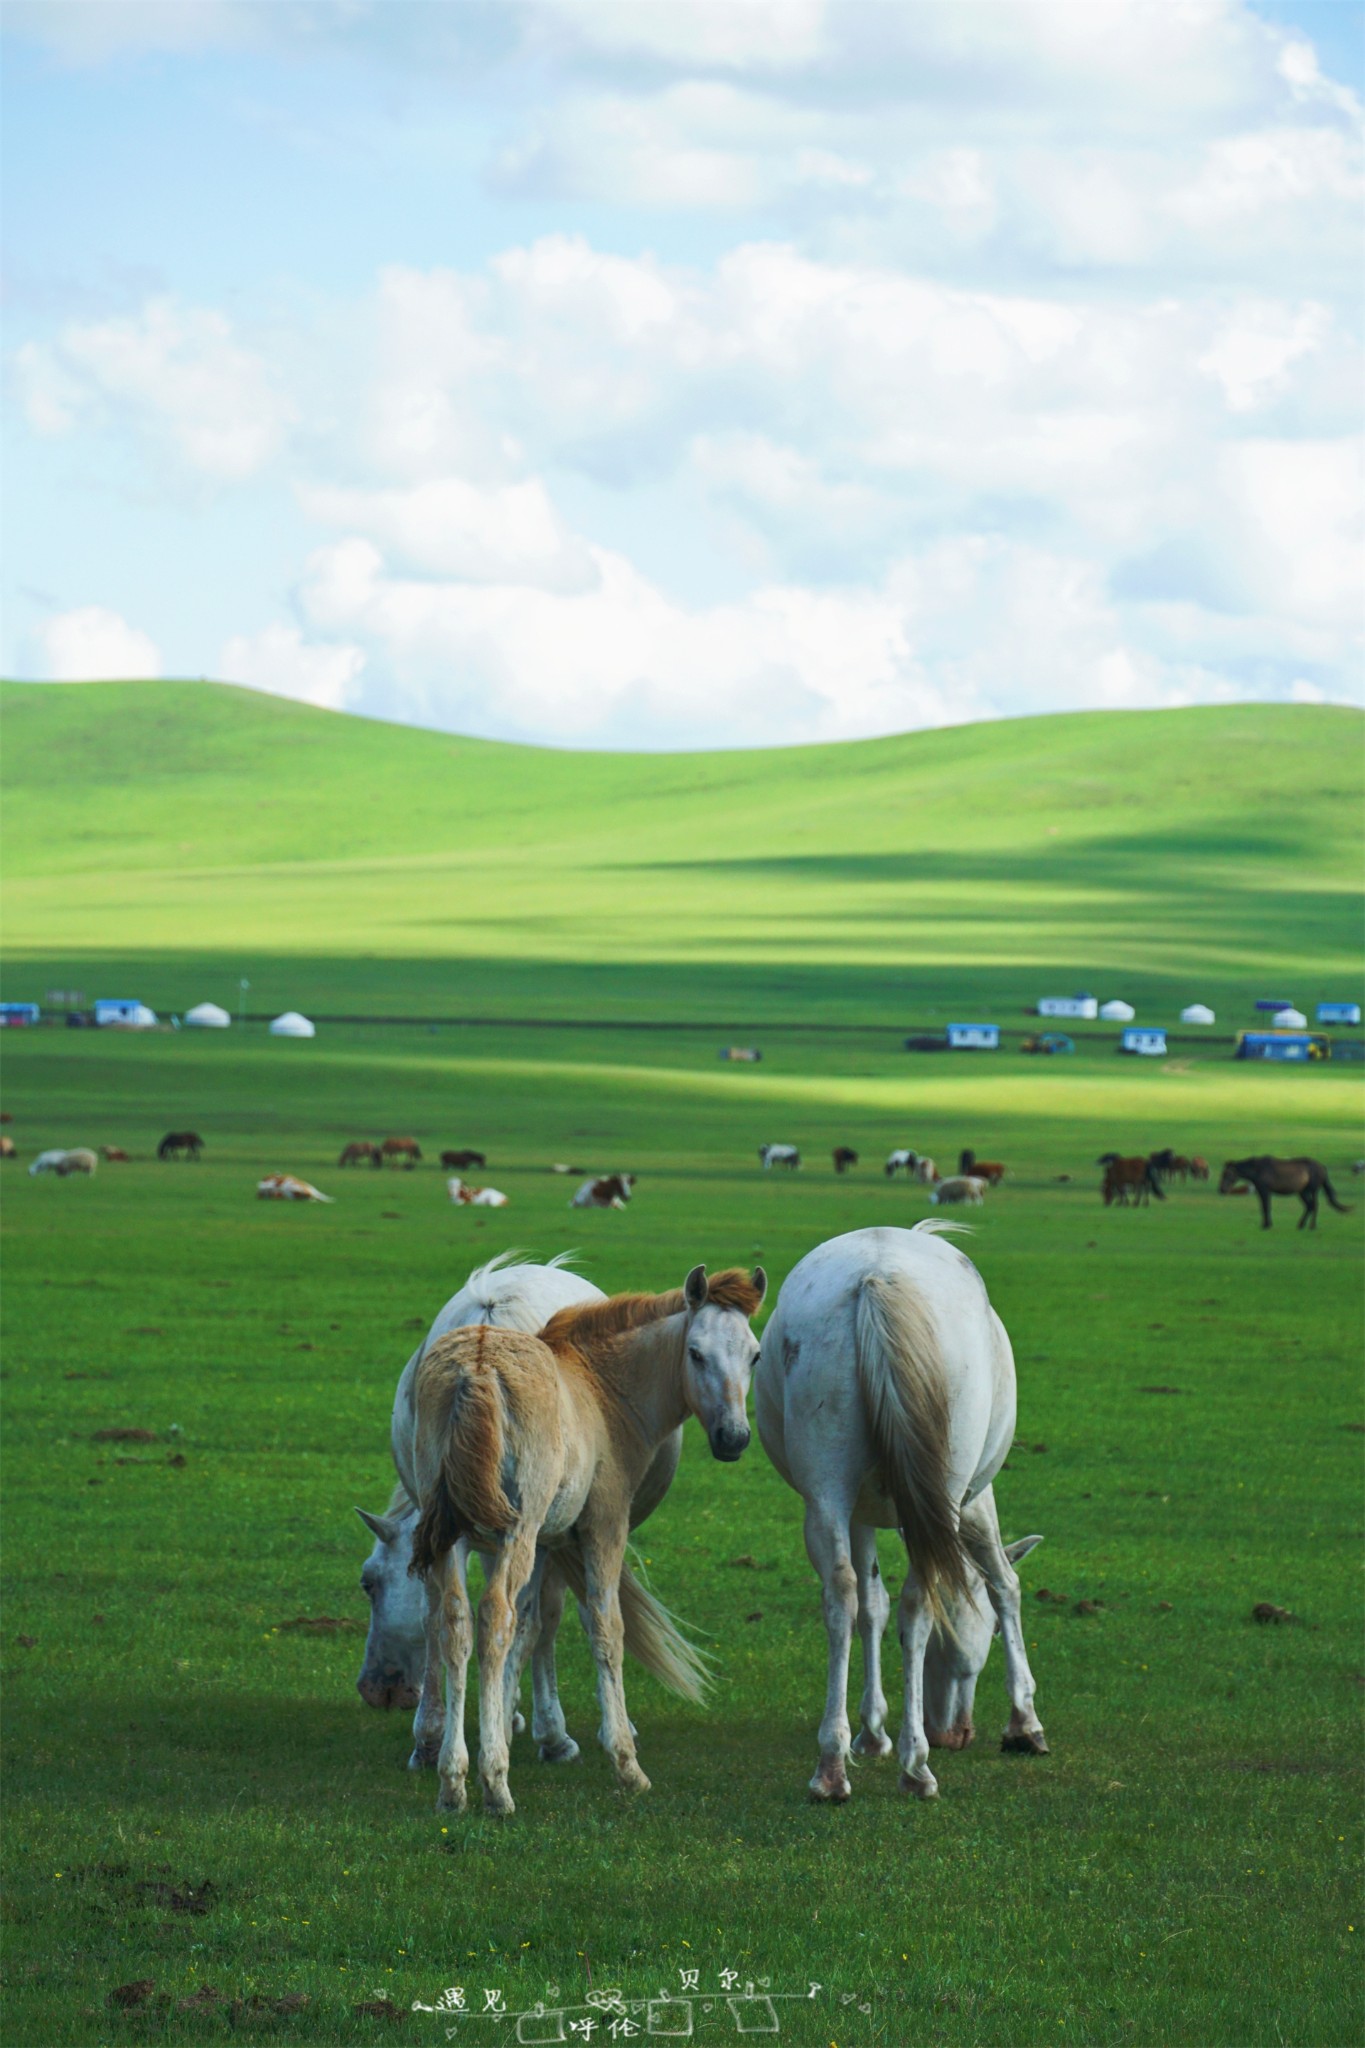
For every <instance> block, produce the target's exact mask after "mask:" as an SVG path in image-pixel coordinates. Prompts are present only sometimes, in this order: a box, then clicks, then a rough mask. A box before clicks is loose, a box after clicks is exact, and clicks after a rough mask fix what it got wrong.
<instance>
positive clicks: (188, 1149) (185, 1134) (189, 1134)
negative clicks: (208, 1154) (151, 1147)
mask: <svg viewBox="0 0 1365 2048" xmlns="http://www.w3.org/2000/svg"><path fill="white" fill-rule="evenodd" d="M203 1149H204V1141H203V1139H202V1138H201V1137H200V1135H199V1133H198V1131H167V1133H166V1135H165V1137H164V1138H163V1139H162V1140H161V1143H160V1144H159V1145H158V1146H157V1148H156V1156H157V1158H158V1159H174V1158H176V1157H177V1156H178V1155H179V1154H180V1153H181V1152H184V1153H187V1154H188V1155H189V1157H190V1158H191V1159H197V1158H198V1157H199V1154H200V1153H201V1152H202V1151H203Z"/></svg>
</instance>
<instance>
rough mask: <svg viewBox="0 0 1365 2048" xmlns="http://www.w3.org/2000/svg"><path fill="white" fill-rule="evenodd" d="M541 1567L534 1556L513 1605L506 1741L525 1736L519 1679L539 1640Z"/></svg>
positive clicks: (539, 1558) (540, 1559)
mask: <svg viewBox="0 0 1365 2048" xmlns="http://www.w3.org/2000/svg"><path fill="white" fill-rule="evenodd" d="M543 1566H544V1559H543V1557H542V1556H541V1555H540V1554H539V1553H537V1556H536V1565H535V1570H534V1571H533V1572H532V1573H531V1576H530V1578H529V1579H528V1580H527V1581H526V1584H525V1585H524V1586H523V1587H522V1589H521V1593H520V1595H519V1596H518V1599H517V1603H516V1609H517V1626H516V1633H515V1634H514V1635H513V1637H512V1648H511V1650H510V1651H509V1653H508V1657H507V1665H506V1670H505V1672H504V1686H505V1691H506V1711H507V1735H508V1740H509V1741H510V1740H511V1738H512V1736H514V1735H524V1734H525V1732H526V1716H525V1715H524V1714H523V1713H522V1711H521V1675H522V1673H523V1671H525V1669H526V1665H527V1662H528V1660H529V1659H530V1657H531V1656H532V1654H533V1653H534V1651H535V1647H536V1644H537V1642H538V1641H539V1639H540V1628H541V1616H540V1585H541V1574H542V1569H543Z"/></svg>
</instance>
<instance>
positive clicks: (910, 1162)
mask: <svg viewBox="0 0 1365 2048" xmlns="http://www.w3.org/2000/svg"><path fill="white" fill-rule="evenodd" d="M918 1166H919V1153H918V1152H912V1151H911V1150H910V1149H909V1147H908V1146H905V1145H902V1146H901V1147H900V1149H899V1150H898V1151H896V1152H889V1153H888V1154H887V1157H886V1177H887V1179H888V1180H891V1179H893V1178H894V1177H895V1175H896V1174H898V1173H906V1174H910V1175H911V1176H913V1175H914V1173H915V1171H916V1169H917V1168H918Z"/></svg>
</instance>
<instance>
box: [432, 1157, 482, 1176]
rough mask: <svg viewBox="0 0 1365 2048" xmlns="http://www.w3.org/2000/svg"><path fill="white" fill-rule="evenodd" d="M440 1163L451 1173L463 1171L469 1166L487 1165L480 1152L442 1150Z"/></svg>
mask: <svg viewBox="0 0 1365 2048" xmlns="http://www.w3.org/2000/svg"><path fill="white" fill-rule="evenodd" d="M441 1164H442V1166H444V1167H446V1168H448V1169H449V1171H451V1172H452V1173H464V1172H465V1171H466V1170H467V1168H469V1167H471V1166H487V1164H488V1161H487V1160H486V1159H485V1158H484V1156H483V1153H482V1152H443V1153H442V1154H441Z"/></svg>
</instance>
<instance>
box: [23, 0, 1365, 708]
mask: <svg viewBox="0 0 1365 2048" xmlns="http://www.w3.org/2000/svg"><path fill="white" fill-rule="evenodd" d="M14 11H15V12H16V13H17V15H18V16H19V18H20V20H21V22H27V23H28V24H29V32H30V33H31V34H33V35H40V36H41V35H46V37H47V40H48V42H49V44H50V45H52V46H54V47H57V49H58V54H59V55H60V56H61V57H62V59H63V61H65V62H67V63H71V64H76V63H79V64H85V65H88V66H94V65H97V64H98V63H99V62H100V61H102V59H103V58H104V57H107V56H108V55H109V54H111V52H112V54H114V55H119V54H120V53H121V52H126V51H127V50H128V49H131V48H134V47H140V48H142V49H143V50H153V51H158V52H161V53H162V55H163V57H164V55H165V53H166V52H174V51H175V50H176V49H177V48H178V47H182V46H183V45H184V43H185V42H186V41H187V40H191V41H192V40H196V39H197V40H198V42H200V43H202V44H204V45H207V46H212V47H215V48H218V49H223V48H228V47H231V48H234V49H236V50H238V51H239V52H246V51H249V50H256V51H259V50H261V49H266V50H268V51H273V52H274V53H275V54H276V57H278V56H279V54H280V53H281V52H283V51H287V53H288V61H289V63H290V64H291V65H293V66H295V67H298V66H300V65H301V64H303V63H306V62H307V61H308V60H309V58H310V57H311V55H312V54H313V53H315V52H317V51H319V50H321V49H323V48H325V49H326V51H327V53H328V62H329V63H330V64H338V63H341V62H343V61H344V59H345V56H346V53H347V51H348V50H349V51H350V52H351V54H352V55H354V54H355V53H356V52H357V51H360V52H361V53H362V54H364V55H365V56H366V58H367V61H368V59H369V58H371V57H373V56H375V55H376V54H382V56H383V57H384V60H385V62H386V63H387V64H388V65H389V67H390V76H393V77H396V76H397V75H398V74H399V72H400V71H401V69H402V67H403V66H404V65H406V66H407V67H408V69H409V73H410V75H416V73H418V72H419V71H421V70H422V69H423V67H425V68H426V70H428V71H430V72H431V74H432V75H433V76H436V77H439V78H441V79H443V80H446V81H448V89H449V91H451V92H458V91H460V90H463V89H469V88H466V87H465V86H464V85H463V83H462V81H463V80H464V79H465V77H466V76H469V77H476V78H477V80H478V91H479V93H480V94H481V95H482V96H483V99H484V101H486V102H487V103H488V104H490V105H496V106H497V108H498V119H497V120H496V121H494V122H490V123H488V124H487V127H486V130H485V131H484V133H485V142H484V145H483V146H484V156H483V160H482V163H481V165H480V167H479V170H478V172H477V176H478V179H479V183H480V191H479V205H480V207H481V208H483V209H485V211H486V213H487V215H488V217H489V218H491V219H493V220H494V221H498V222H502V223H505V231H504V232H502V233H500V234H498V235H497V236H495V238H494V240H493V242H492V245H491V247H490V248H489V249H488V250H487V251H485V252H484V253H483V254H480V255H479V256H477V257H470V258H468V259H467V260H464V261H462V262H460V263H454V262H450V261H446V262H437V261H431V260H426V261H423V260H418V259H417V258H415V257H412V256H409V257H408V259H407V260H404V261H401V262H400V261H397V260H386V261H383V262H380V263H378V264H376V265H374V266H372V267H371V268H370V270H369V271H368V273H367V274H366V276H365V278H364V279H363V280H362V282H361V283H360V284H359V285H358V287H357V290H356V291H355V293H354V294H353V295H352V297H351V298H350V299H349V300H348V301H347V302H346V304H345V306H344V308H342V307H340V306H339V305H338V304H337V302H336V301H332V302H330V303H329V302H327V301H326V300H325V296H324V295H321V294H319V295H318V296H317V298H316V299H315V301H314V302H313V310H307V311H304V312H302V313H299V314H298V315H297V318H296V321H295V324H294V326H293V327H292V328H291V331H290V334H289V341H288V359H287V362H286V360H285V358H284V356H283V355H282V353H281V350H280V347H279V346H278V345H276V344H274V343H272V342H270V341H269V340H265V339H262V336H269V335H271V334H272V333H274V332H275V331H276V330H275V329H274V328H272V326H271V324H270V322H268V321H262V322H259V323H257V324H255V325H252V324H251V323H249V322H248V321H247V320H246V318H245V317H244V316H238V315H234V317H233V318H232V319H229V318H228V317H227V315H226V314H225V313H223V312H222V311H221V310H219V309H217V308H216V307H215V306H214V305H213V304H212V303H205V302H204V300H205V296H206V295H204V294H202V293H199V292H196V294H195V295H193V298H189V297H186V296H184V295H182V294H179V293H176V292H172V291H163V292H161V293H160V294H159V295H157V296H155V297H152V298H150V299H148V300H147V301H146V302H145V303H144V304H143V305H142V306H141V307H140V308H138V309H136V310H134V311H131V312H130V311H126V310H125V311H123V312H120V313H119V314H118V315H117V316H113V317H107V318H99V319H89V320H68V321H67V322H66V324H65V325H60V326H57V327H56V328H55V329H53V330H51V331H47V332H43V333H37V334H34V335H32V336H24V337H23V338H22V339H21V340H20V341H19V343H18V346H17V347H16V348H15V350H14V352H13V354H12V356H11V362H10V370H11V378H12V384H13V388H14V389H15V390H16V392H17V394H18V397H19V399H20V402H21V406H22V410H23V414H24V417H25V419H26V420H27V423H28V426H29V429H30V433H31V436H32V438H33V441H34V443H35V445H40V446H44V447H55V446H56V445H57V444H65V445H66V446H72V445H80V444H82V441H83V440H85V441H90V442H93V440H94V439H95V438H96V437H98V436H101V435H104V436H108V435H112V434H115V433H122V434H123V435H124V436H125V437H130V440H131V444H132V445H134V446H135V447H137V448H138V449H140V450H141V451H142V456H143V459H144V460H145V462H146V463H147V464H148V466H149V474H152V473H164V472H165V470H166V468H167V464H168V463H169V464H171V466H173V467H178V468H179V469H180V470H181V471H183V472H188V473H189V474H191V475H193V476H195V477H196V478H198V479H200V480H201V481H207V482H208V483H209V484H211V485H212V486H213V495H214V497H215V502H220V501H221V500H223V499H224V498H231V497H232V495H233V493H234V492H236V493H237V495H238V497H239V498H243V499H245V497H246V490H245V489H244V487H247V486H249V487H250V490H251V492H253V493H257V494H260V493H262V492H274V493H276V494H277V497H278V502H279V503H280V504H281V505H282V506H284V507H287V510H288V521H287V522H285V521H283V520H282V521H281V524H282V527H283V526H284V525H286V524H287V525H288V529H289V531H290V532H291V534H292V535H293V540H292V542H291V543H290V545H292V546H293V553H292V555H289V556H288V558H287V559H285V558H282V559H281V561H280V564H279V573H278V574H277V575H276V577H275V578H274V582H273V588H271V589H269V590H266V589H262V590H259V591H256V592H253V593H250V594H249V596H248V598H247V600H246V603H245V604H244V607H243V616H244V617H246V616H247V609H246V605H247V604H249V606H250V613H249V616H250V618H251V620H252V622H253V624H252V628H251V630H249V631H246V630H244V631H240V632H237V633H234V634H231V635H229V636H228V637H227V639H226V643H225V644H224V645H222V647H221V654H220V662H219V666H220V671H221V672H222V673H224V674H225V675H227V676H228V677H230V678H231V679H232V680H236V681H241V682H247V683H251V684H253V685H255V686H256V687H259V688H263V689H269V690H275V691H278V692H281V693H283V694H286V695H291V696H296V697H300V698H303V699H305V700H307V701H309V702H313V703H317V704H323V705H328V706H331V707H334V708H354V709H363V710H366V711H370V712H375V713H379V714H383V715H391V716H398V717H403V718H409V719H414V720H418V721H421V722H428V723H433V724H438V725H443V726H449V727H452V728H456V729H461V728H462V729H467V730H473V731H478V732H484V733H504V734H509V735H515V736H520V737H535V738H543V739H547V740H553V741H558V742H561V743H567V744H574V745H590V744H606V745H658V746H678V745H725V744H741V743H754V742H762V741H777V740H795V739H810V738H823V737H833V736H838V735H853V734H869V733H879V732H886V731H891V730H895V729H898V728H903V727H909V726H915V725H928V724H938V723H943V722H947V721H955V720H960V719H966V718H979V717H988V716H996V715H1001V714H1005V713H1017V712H1024V711H1035V710H1045V709H1061V708H1073V707H1076V708H1079V707H1087V706H1094V707H1105V706H1115V707H1118V706H1123V707H1127V706H1137V705H1165V704H1182V703H1190V702H1196V701H1219V700H1225V699H1229V698H1234V697H1246V696H1256V697H1277V698H1282V699H1285V700H1292V701H1297V702H1304V703H1311V702H1319V701H1325V700H1334V699H1340V698H1343V697H1344V698H1348V699H1353V700H1355V701H1359V700H1360V698H1361V686H1360V680H1359V678H1360V673H1361V670H1360V610H1361V607H1360V594H1361V588H1362V480H1361V461H1360V452H1359V442H1358V426H1359V391H1360V388H1361V384H1360V379H1361V349H1360V335H1359V291H1358V280H1357V238H1358V219H1359V208H1360V202H1361V197H1362V190H1363V189H1365V188H1363V186H1362V146H1361V119H1360V116H1361V110H1360V107H1359V104H1358V102H1357V100H1356V98H1355V96H1354V94H1353V93H1352V92H1351V90H1350V89H1349V88H1348V87H1347V86H1346V85H1343V84H1342V83H1340V82H1339V81H1338V80H1336V79H1335V78H1333V77H1332V76H1331V74H1330V70H1329V69H1328V68H1325V67H1324V64H1323V62H1322V60H1321V57H1320V54H1319V52H1318V51H1316V50H1315V49H1314V47H1313V46H1312V44H1311V43H1310V42H1308V41H1306V40H1305V39H1304V37H1303V36H1302V35H1301V34H1300V33H1298V32H1297V31H1293V30H1291V29H1287V28H1278V27H1276V26H1275V24H1274V22H1273V20H1272V19H1268V18H1265V17H1263V15H1261V14H1258V13H1257V12H1255V11H1253V10H1252V9H1251V8H1250V7H1249V6H1247V5H1246V4H1244V0H1181V4H1179V5H1170V6H1165V7H1154V6H1153V5H1152V4H1151V0H1097V4H1095V5H1094V6H1091V7H1078V6H1076V5H1075V4H1073V0H976V4H974V5H973V6H972V7H970V8H966V7H949V6H921V7H911V8H895V7H889V6H886V5H884V4H880V0H876V4H873V0H715V4H713V0H694V4H692V5H688V6H685V7H680V6H677V5H672V4H665V0H658V4H655V0H638V4H636V5H633V6H630V7H625V6H621V5H619V4H616V0H516V4H512V5H509V6H508V7H506V8H503V9H497V10H491V11H490V10H486V9H478V8H470V9H465V10H440V9H436V10H433V9H429V8H422V7H407V6H395V7H391V8H388V9H380V10H375V9H370V8H366V7H357V8H354V9H347V8H336V7H326V8H317V7H313V6H311V5H308V4H299V5H297V6H295V5H292V4H281V5H279V6H277V7H274V8H262V7H259V6H247V5H242V4H239V0H213V4H212V5H209V4H206V5H205V6H204V7H203V9H202V10H200V11H199V12H198V13H197V14H196V13H195V11H194V10H185V9H183V8H171V9H166V8H163V7H161V6H159V5H156V4H152V0H148V4H147V5H145V6H143V7H141V8H139V7H137V6H120V7H119V8H117V9H114V10H112V13H113V14H114V15H117V17H118V32H117V34H115V29H114V27H113V26H112V25H111V22H110V12H111V11H110V10H101V9H100V8H94V9H91V8H89V7H85V6H83V5H79V4H75V0H71V4H67V0H59V4H58V5H57V6H55V7H53V8H51V9H50V10H47V11H46V12H45V11H44V10H41V9H40V10H38V13H37V14H36V15H35V14H34V13H33V11H32V10H25V9H24V8H23V7H22V6H19V7H17V8H16V9H15V10H14ZM190 14H194V17H195V18H194V27H193V33H192V34H191V30H190V27H189V19H188V18H189V15H190ZM44 22H46V23H47V26H46V27H44V26H43V23H44ZM139 24H140V28H139ZM139 36H140V38H141V40H140V43H139ZM101 38H103V43H102V42H101ZM111 39H112V41H111ZM177 39H179V40H177ZM115 44H116V45H117V48H114V47H113V46H114V45H115ZM104 45H109V46H110V47H109V48H105V47H104ZM159 61H160V60H159ZM296 75H297V74H296ZM318 75H319V78H320V79H321V78H322V77H324V76H325V67H320V69H319V73H318ZM528 79H534V80H535V81H536V87H535V90H533V91H529V92H528V91H527V90H525V81H526V80H528ZM509 81H513V82H514V83H515V86H516V89H510V88H508V82H509ZM503 88H508V89H507V90H506V91H505V92H503ZM500 92H503V97H501V98H500V97H499V94H500ZM423 146H424V148H434V147H435V145H434V144H431V143H429V142H428V143H424V145H423ZM423 171H424V175H425V172H426V165H425V162H424V164H423ZM463 175H466V176H468V175H469V173H468V171H467V169H466V170H465V172H464V173H463ZM585 209H586V211H585ZM575 213H577V215H578V217H579V219H580V221H583V222H587V221H590V222H591V223H592V226H591V229H589V227H588V226H587V225H579V226H576V227H575V226H566V225H565V220H566V218H568V219H570V220H572V219H573V218H574V216H575ZM415 239H416V238H414V237H407V238H406V244H407V245H409V246H410V245H411V244H412V243H413V241H414V240H415ZM448 239H449V238H447V246H448ZM298 303H302V302H301V301H300V302H298ZM343 316H344V317H343ZM339 337H344V338H343V339H340V340H339ZM77 620H84V621H87V622H92V621H104V622H105V626H106V628H108V632H106V637H105V640H104V642H103V643H102V644H103V646H104V647H105V649H106V655H105V660H106V664H107V661H108V660H109V659H112V658H113V656H112V652H110V651H108V650H112V647H113V640H112V639H111V638H110V637H109V633H110V632H112V631H113V630H114V629H117V630H118V631H121V632H122V633H123V634H124V635H125V636H128V640H129V641H130V642H131V643H136V642H137V640H138V639H139V637H140V636H138V635H137V634H134V633H132V632H131V629H129V628H127V627H125V626H123V623H122V621H121V620H118V619H116V618H114V617H113V615H112V614H107V613H100V612H97V611H95V610H94V609H90V610H87V611H84V612H77V613H70V614H66V615H64V617H63V619H61V620H55V621H50V622H49V624H48V625H47V626H46V627H45V628H44V634H45V635H46V637H45V638H44V639H43V642H42V644H43V646H44V648H45V649H47V650H48V657H47V658H48V662H49V666H50V668H51V671H52V673H54V674H56V673H58V672H59V668H60V670H61V672H71V673H74V672H76V671H75V669H74V668H73V667H72V664H73V662H78V661H79V659H80V649H81V647H82V645H85V646H87V647H93V646H94V645H95V644H97V641H98V635H97V634H96V631H95V628H94V626H93V625H87V628H85V629H82V630H85V631H86V632H87V639H86V641H85V642H84V643H82V641H81V639H80V633H79V631H78V630H77V629H76V627H75V626H73V624H72V622H73V621H77ZM59 628H63V629H64V630H66V637H65V639H63V640H62V641H61V646H62V649H63V652H62V653H61V656H60V661H59V660H58V656H57V655H56V653H55V652H53V650H54V649H55V648H56V646H57V644H58V643H57V637H54V636H58V629H59ZM67 629H69V630H67ZM145 644H146V645H148V646H149V643H145ZM73 650H74V651H73ZM150 653H151V656H152V657H153V658H154V657H155V653H156V650H155V649H154V648H152V649H150ZM212 654H213V650H203V651H201V652H200V653H199V654H198V655H197V656H196V657H195V658H194V659H193V660H192V661H191V662H189V663H188V664H186V665H188V666H191V667H192V668H193V669H195V670H198V669H202V668H205V667H208V666H211V665H212ZM128 659H131V657H128ZM128 659H125V658H123V657H120V658H119V662H118V666H117V667H116V668H115V669H113V670H110V669H108V667H107V665H106V668H105V672H119V673H125V672H131V671H130V669H129V667H128ZM95 666H98V664H95V663H94V662H93V657H92V661H91V662H90V663H89V664H87V672H93V669H94V667H95ZM132 666H133V667H134V668H138V667H139V666H140V668H141V671H142V672H146V670H147V668H148V663H147V662H146V661H141V660H140V658H139V660H133V662H132Z"/></svg>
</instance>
